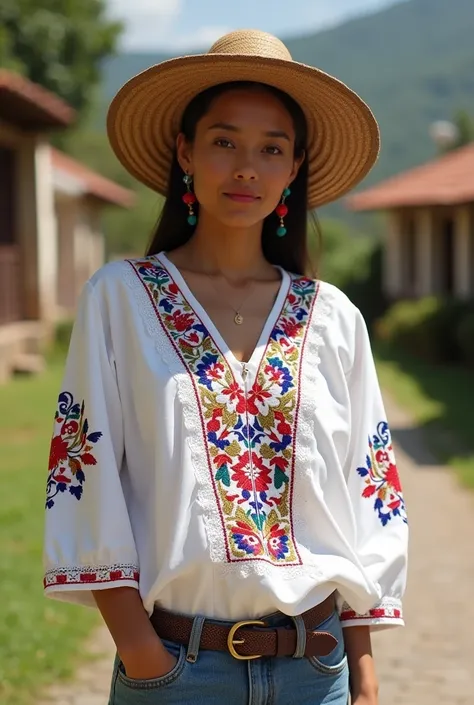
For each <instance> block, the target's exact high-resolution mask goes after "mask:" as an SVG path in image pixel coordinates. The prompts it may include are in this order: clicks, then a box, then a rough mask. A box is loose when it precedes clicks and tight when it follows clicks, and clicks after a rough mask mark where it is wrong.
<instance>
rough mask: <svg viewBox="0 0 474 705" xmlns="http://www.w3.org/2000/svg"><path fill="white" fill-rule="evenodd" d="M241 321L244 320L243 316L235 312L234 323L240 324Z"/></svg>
mask: <svg viewBox="0 0 474 705" xmlns="http://www.w3.org/2000/svg"><path fill="white" fill-rule="evenodd" d="M243 322H244V317H243V316H242V315H241V314H240V313H236V314H235V317H234V323H235V324H236V325H237V326H241V325H242V323H243Z"/></svg>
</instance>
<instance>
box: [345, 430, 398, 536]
mask: <svg viewBox="0 0 474 705" xmlns="http://www.w3.org/2000/svg"><path fill="white" fill-rule="evenodd" d="M365 462H366V464H365V466H362V467H359V468H357V472H358V473H359V475H360V476H361V477H362V478H364V485H365V487H364V490H363V492H362V496H363V497H365V498H366V499H370V498H372V497H373V498H374V510H375V512H376V513H377V515H378V518H379V519H380V521H381V523H382V526H386V525H387V524H388V522H389V521H390V520H391V519H392V518H393V517H400V518H401V519H402V520H403V521H404V522H405V523H406V521H407V516H406V510H405V502H404V499H403V495H402V488H401V484H400V478H399V475H398V470H397V466H396V463H395V454H394V451H393V446H392V439H391V435H390V429H389V426H388V423H387V422H386V421H381V422H380V423H379V424H378V426H377V433H374V435H373V436H372V438H370V436H369V452H368V455H367V457H366V461H365Z"/></svg>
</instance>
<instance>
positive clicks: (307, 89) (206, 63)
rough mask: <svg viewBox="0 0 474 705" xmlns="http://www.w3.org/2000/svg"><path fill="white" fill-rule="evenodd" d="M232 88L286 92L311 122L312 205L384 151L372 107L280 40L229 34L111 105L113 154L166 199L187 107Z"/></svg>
mask: <svg viewBox="0 0 474 705" xmlns="http://www.w3.org/2000/svg"><path fill="white" fill-rule="evenodd" d="M227 81H257V82H260V83H265V84H268V85H270V86H275V87H276V88H279V89H280V90H282V91H285V92H286V93H288V94H289V95H290V96H291V97H292V98H293V99H294V100H296V102H297V103H298V104H299V105H300V106H301V108H302V109H303V111H304V114H305V116H306V120H307V123H308V145H307V147H308V148H307V158H308V161H309V165H308V166H309V184H308V204H309V207H310V208H315V207H316V206H321V205H323V204H325V203H329V202H330V201H334V200H335V199H337V198H339V197H340V196H342V195H343V194H345V193H346V192H347V191H349V190H350V189H351V188H353V187H354V186H355V185H356V184H357V183H358V182H359V181H360V180H361V179H362V178H363V177H364V176H365V175H366V174H367V173H368V172H369V170H370V169H371V167H372V166H373V164H374V163H375V161H376V159H377V156H378V152H379V145H380V140H379V130H378V126H377V123H376V121H375V118H374V116H373V114H372V112H371V111H370V109H369V108H368V106H367V105H366V104H365V103H364V102H363V101H362V100H361V99H360V98H359V96H358V95H357V94H356V93H354V92H353V91H352V90H350V89H349V88H348V87H347V86H346V85H345V84H344V83H342V82H341V81H339V80H337V79H336V78H333V77H332V76H329V75H328V74H326V73H324V72H323V71H320V70H319V69H316V68H313V67H311V66H306V65H305V64H300V63H298V62H296V61H293V60H292V58H291V55H290V53H289V51H288V49H287V48H286V46H285V45H284V44H283V43H282V42H281V41H280V40H279V39H277V38H276V37H274V36H272V35H271V34H267V33H266V32H260V31H258V30H240V31H237V32H231V33H230V34H226V35H225V36H224V37H222V38H221V39H219V40H218V41H217V42H216V43H215V44H214V45H213V47H212V48H211V49H210V51H209V52H208V53H207V54H198V55H195V56H184V57H180V58H177V59H171V60H169V61H164V62H163V63H161V64H158V65H156V66H152V67H151V68H149V69H147V70H146V71H143V73H140V74H138V76H135V77H134V78H132V79H131V80H130V81H128V83H126V84H125V85H124V86H123V87H122V88H121V90H120V91H119V92H118V93H117V95H116V96H115V98H114V99H113V101H112V103H111V106H110V109H109V114H108V118H107V131H108V135H109V139H110V143H111V145H112V148H113V150H114V151H115V154H116V155H117V157H118V158H119V160H120V161H121V163H122V164H123V166H124V167H125V168H126V169H127V170H128V171H129V172H130V173H131V174H133V176H135V177H136V178H137V179H138V180H139V181H142V182H143V183H144V184H146V185H147V186H149V187H150V188H151V189H153V190H155V191H158V193H161V194H163V195H164V196H166V195H167V186H168V178H169V172H170V166H171V159H172V153H173V150H174V147H175V140H176V137H177V135H178V133H179V131H180V126H181V118H182V115H183V112H184V110H185V108H186V106H187V105H188V104H189V102H190V101H191V100H192V98H194V97H195V96H196V95H197V94H198V93H201V91H203V90H205V89H206V88H210V87H211V86H214V85H216V84H219V83H225V82H227Z"/></svg>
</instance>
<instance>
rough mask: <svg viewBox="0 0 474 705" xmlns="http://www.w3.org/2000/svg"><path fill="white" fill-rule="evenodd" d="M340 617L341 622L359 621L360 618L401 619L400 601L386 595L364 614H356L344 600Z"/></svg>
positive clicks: (374, 619) (373, 619)
mask: <svg viewBox="0 0 474 705" xmlns="http://www.w3.org/2000/svg"><path fill="white" fill-rule="evenodd" d="M340 617H341V622H361V621H362V620H364V621H369V620H370V621H373V622H377V621H380V620H384V621H385V620H391V619H396V620H402V619H403V611H402V603H401V600H397V599H395V598H389V597H386V598H383V599H382V600H381V601H380V602H379V603H378V604H377V605H375V607H373V608H372V609H370V610H369V611H368V612H366V613H365V614H358V613H357V612H355V611H354V610H353V609H352V607H351V606H350V605H349V604H348V603H347V602H344V603H343V605H342V608H341V612H340Z"/></svg>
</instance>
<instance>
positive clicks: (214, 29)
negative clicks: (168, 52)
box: [169, 25, 232, 51]
mask: <svg viewBox="0 0 474 705" xmlns="http://www.w3.org/2000/svg"><path fill="white" fill-rule="evenodd" d="M231 31H232V27H224V26H221V27H219V26H213V25H209V26H208V27H206V26H204V27H199V28H198V29H197V30H196V31H195V32H193V33H192V34H184V35H181V36H179V37H174V38H173V40H172V42H170V44H169V46H170V47H171V48H172V49H176V50H178V51H183V50H185V49H204V50H206V51H207V50H208V49H210V47H211V46H212V45H213V44H214V42H215V41H216V39H219V37H222V35H224V34H227V33H228V32H231Z"/></svg>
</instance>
